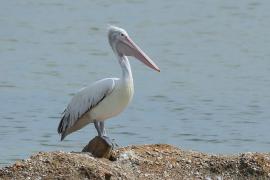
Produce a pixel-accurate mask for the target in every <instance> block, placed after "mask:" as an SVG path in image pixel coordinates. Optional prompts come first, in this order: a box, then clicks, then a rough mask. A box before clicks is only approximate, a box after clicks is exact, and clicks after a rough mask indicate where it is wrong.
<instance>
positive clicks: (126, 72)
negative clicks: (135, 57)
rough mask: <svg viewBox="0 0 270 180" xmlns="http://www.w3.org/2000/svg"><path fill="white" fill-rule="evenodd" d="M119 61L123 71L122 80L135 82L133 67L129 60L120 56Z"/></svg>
mask: <svg viewBox="0 0 270 180" xmlns="http://www.w3.org/2000/svg"><path fill="white" fill-rule="evenodd" d="M118 59H119V64H120V66H121V69H122V79H123V80H128V81H133V78H132V72H131V67H130V64H129V60H128V58H127V57H126V56H119V58H118Z"/></svg>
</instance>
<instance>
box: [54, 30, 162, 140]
mask: <svg viewBox="0 0 270 180" xmlns="http://www.w3.org/2000/svg"><path fill="white" fill-rule="evenodd" d="M108 40H109V44H110V46H111V48H112V50H113V52H114V54H115V55H116V57H117V59H118V62H119V64H120V66H121V69H122V77H121V78H105V79H101V80H99V81H96V82H94V83H92V84H91V85H89V86H88V87H85V88H83V89H81V90H80V91H79V92H78V93H77V94H76V95H74V96H73V98H72V99H71V101H70V103H69V104H68V106H67V108H66V109H65V110H64V112H63V117H62V119H61V121H60V123H59V126H58V129H57V130H58V133H59V134H60V135H61V141H62V140H63V139H64V138H65V137H66V136H67V135H69V134H70V133H72V132H74V131H77V130H79V129H81V128H83V127H84V126H86V125H87V124H89V123H94V126H95V128H96V130H97V133H98V136H99V137H101V138H103V139H105V140H106V139H107V138H108V137H107V134H106V130H105V127H104V121H105V120H106V119H109V118H111V117H114V116H116V115H118V114H119V113H120V112H122V111H123V110H124V109H125V108H126V107H127V105H128V104H129V103H130V101H131V99H132V96H133V93H134V87H133V78H132V72H131V67H130V64H129V61H128V58H127V56H133V57H135V58H136V59H138V60H140V61H141V62H143V63H144V64H145V65H146V66H148V67H150V68H152V69H154V70H156V71H158V72H160V69H159V68H158V66H157V65H156V64H155V63H154V62H153V61H152V60H151V59H150V58H149V57H148V56H147V55H146V54H145V53H144V52H143V51H142V50H141V49H140V48H139V47H138V46H137V45H136V44H135V43H134V42H133V41H132V40H131V38H130V37H129V35H128V33H127V32H126V31H125V30H124V29H122V28H119V27H115V26H110V27H109V28H108Z"/></svg>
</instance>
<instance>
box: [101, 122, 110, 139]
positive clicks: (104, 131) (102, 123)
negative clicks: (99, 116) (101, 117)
mask: <svg viewBox="0 0 270 180" xmlns="http://www.w3.org/2000/svg"><path fill="white" fill-rule="evenodd" d="M99 126H100V130H101V135H102V136H104V137H108V136H107V133H106V129H105V126H104V121H100V122H99Z"/></svg>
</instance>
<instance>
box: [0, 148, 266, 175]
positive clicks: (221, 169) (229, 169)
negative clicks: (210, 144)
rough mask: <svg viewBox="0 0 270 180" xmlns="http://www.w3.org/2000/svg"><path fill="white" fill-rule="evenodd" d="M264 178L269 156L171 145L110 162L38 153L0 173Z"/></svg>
mask: <svg viewBox="0 0 270 180" xmlns="http://www.w3.org/2000/svg"><path fill="white" fill-rule="evenodd" d="M22 178H25V179H26V178H28V179H40V178H41V179H46V178H49V179H50V178H58V179H65V178H69V179H117V178H120V179H190V178H195V179H209V180H210V179H258V178H259V179H269V178H270V153H256V152H254V153H250V152H248V153H240V154H235V155H221V154H219V155H215V154H207V153H201V152H197V151H189V150H182V149H180V148H176V147H174V146H171V145H166V144H153V145H136V146H134V145H131V146H127V147H122V148H119V149H116V150H114V151H113V156H112V157H111V158H110V160H109V159H105V158H95V157H93V156H92V155H91V154H90V153H82V152H62V151H55V152H39V153H37V154H34V155H32V156H31V157H30V158H29V159H26V160H21V161H17V162H15V163H14V164H12V165H10V166H7V167H4V168H1V169H0V179H22Z"/></svg>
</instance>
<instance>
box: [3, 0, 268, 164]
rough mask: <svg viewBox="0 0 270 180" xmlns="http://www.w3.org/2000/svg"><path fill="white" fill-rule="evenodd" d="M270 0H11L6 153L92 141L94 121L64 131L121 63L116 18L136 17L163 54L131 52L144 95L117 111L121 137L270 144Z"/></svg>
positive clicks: (185, 143) (123, 22) (112, 126)
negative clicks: (82, 99)
mask: <svg viewBox="0 0 270 180" xmlns="http://www.w3.org/2000/svg"><path fill="white" fill-rule="evenodd" d="M269 6H270V1H268V0H261V1H253V0H240V1H232V0H229V1H228V0H226V1H225V0H224V1H211V0H207V1H206V0H200V1H198V0H196V1H195V0H193V1H176V0H175V1H166V2H165V1H161V0H159V1H143V0H138V1H136V0H133V1H132V0H129V1H122V0H117V1H116V0H115V1H86V0H80V1H60V0H49V1H41V0H25V1H20V0H14V1H3V2H2V3H1V7H0V27H1V29H0V102H1V104H0V119H1V121H0V144H1V146H0V163H1V166H4V165H7V164H9V163H12V162H14V161H15V160H17V159H22V158H26V157H28V156H29V155H30V154H32V153H34V152H38V151H56V150H64V151H80V150H81V149H82V147H83V146H84V145H85V144H86V143H87V142H88V141H89V140H90V139H91V138H92V137H94V136H95V134H96V131H95V129H94V127H93V126H92V125H91V126H87V127H85V128H84V129H82V130H80V131H79V132H76V133H74V134H72V135H70V136H68V137H67V138H66V140H65V141H63V142H60V140H59V136H58V134H57V133H56V128H57V125H58V123H59V120H60V116H61V112H62V111H63V110H64V108H65V107H66V105H67V103H68V102H69V101H70V99H71V97H72V96H73V95H74V93H75V92H76V91H78V89H80V88H81V87H83V86H86V85H87V84H90V83H91V82H93V81H95V80H98V79H101V78H104V77H119V76H120V75H121V71H120V68H119V65H118V63H117V60H116V58H115V57H114V55H113V53H112V50H111V49H110V47H109V45H108V43H107V36H106V26H107V24H115V25H119V26H121V27H124V28H125V29H126V30H127V31H128V32H129V34H130V36H131V37H132V38H133V39H134V41H135V42H136V43H137V44H139V45H140V46H141V47H142V49H144V50H145V51H146V52H147V54H148V55H149V56H150V57H151V58H152V59H153V60H154V61H155V62H156V63H157V64H158V65H159V67H160V68H161V73H156V72H154V71H152V70H150V69H148V68H146V67H144V66H143V65H142V64H141V63H139V62H137V61H136V60H134V59H131V64H132V69H133V75H134V83H135V96H134V99H133V101H132V103H131V104H130V106H129V107H128V108H127V109H126V111H125V112H124V113H122V114H121V115H120V116H118V117H115V118H112V119H111V120H109V121H106V127H107V128H108V131H109V135H110V136H111V137H112V138H114V139H115V140H116V142H117V143H118V144H119V145H121V146H125V145H129V144H151V143H168V144H173V145H175V146H178V147H181V148H184V149H193V150H198V151H203V152H211V153H238V152H244V151H259V152H265V151H268V152H269V148H270V140H269V136H270V131H269V125H270V123H269V122H270V120H269V119H270V111H269V108H270V93H269V88H270V76H269V75H270V61H269V59H270V51H269V47H270V31H269V29H270V22H269V18H270V11H269V8H268V7H269Z"/></svg>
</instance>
